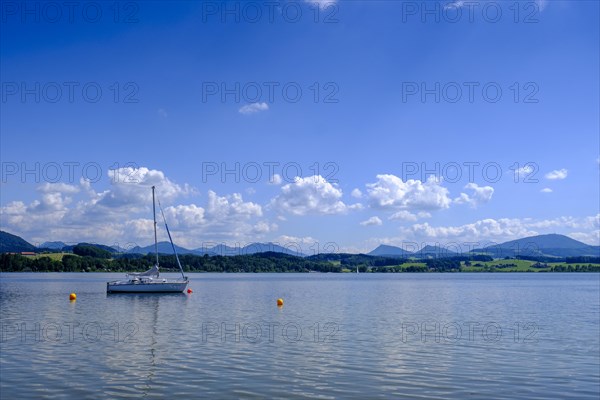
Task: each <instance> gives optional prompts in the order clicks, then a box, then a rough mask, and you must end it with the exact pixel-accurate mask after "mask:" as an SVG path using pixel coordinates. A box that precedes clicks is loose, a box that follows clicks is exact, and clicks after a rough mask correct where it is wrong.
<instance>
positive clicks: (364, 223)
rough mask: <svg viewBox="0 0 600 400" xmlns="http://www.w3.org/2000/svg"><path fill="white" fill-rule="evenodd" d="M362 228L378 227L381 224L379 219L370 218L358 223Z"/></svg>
mask: <svg viewBox="0 0 600 400" xmlns="http://www.w3.org/2000/svg"><path fill="white" fill-rule="evenodd" d="M360 224H361V225H362V226H380V225H382V224H383V222H382V221H381V219H380V218H379V217H371V218H369V219H368V220H366V221H362V222H361V223H360Z"/></svg>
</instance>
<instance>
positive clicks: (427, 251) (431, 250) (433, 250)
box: [414, 246, 460, 258]
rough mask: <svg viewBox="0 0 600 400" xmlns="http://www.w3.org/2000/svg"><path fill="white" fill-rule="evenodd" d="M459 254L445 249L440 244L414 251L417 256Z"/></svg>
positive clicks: (434, 256)
mask: <svg viewBox="0 0 600 400" xmlns="http://www.w3.org/2000/svg"><path fill="white" fill-rule="evenodd" d="M459 255H460V254H459V253H457V252H455V251H452V250H449V249H446V248H444V247H442V246H425V247H423V248H422V249H421V250H419V251H417V252H416V253H414V256H415V257H417V258H444V257H455V256H459Z"/></svg>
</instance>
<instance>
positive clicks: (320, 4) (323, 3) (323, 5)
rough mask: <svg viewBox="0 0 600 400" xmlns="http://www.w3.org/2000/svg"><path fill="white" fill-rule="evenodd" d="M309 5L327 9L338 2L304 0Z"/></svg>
mask: <svg viewBox="0 0 600 400" xmlns="http://www.w3.org/2000/svg"><path fill="white" fill-rule="evenodd" d="M304 1H305V2H307V3H310V4H314V5H315V6H318V7H319V8H323V9H324V8H326V7H328V6H330V5H333V4H335V3H336V1H337V0H304Z"/></svg>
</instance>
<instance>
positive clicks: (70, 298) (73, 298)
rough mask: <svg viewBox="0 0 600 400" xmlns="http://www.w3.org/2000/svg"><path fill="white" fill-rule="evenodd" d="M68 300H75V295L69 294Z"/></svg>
mask: <svg viewBox="0 0 600 400" xmlns="http://www.w3.org/2000/svg"><path fill="white" fill-rule="evenodd" d="M69 300H77V295H76V294H75V293H71V294H70V295H69Z"/></svg>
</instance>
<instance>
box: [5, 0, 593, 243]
mask: <svg viewBox="0 0 600 400" xmlns="http://www.w3.org/2000/svg"><path fill="white" fill-rule="evenodd" d="M23 4H25V5H23ZM74 4H75V5H74V6H72V8H67V6H65V5H64V4H63V3H55V2H50V4H49V3H48V2H26V3H20V2H3V3H2V10H1V11H2V25H1V38H0V43H1V61H0V66H1V75H2V76H1V82H2V88H1V89H2V92H1V95H2V98H1V119H0V128H1V148H0V155H1V159H2V182H1V184H2V190H1V199H0V207H1V216H0V225H1V228H2V229H3V230H6V231H9V232H12V233H15V234H19V235H22V236H23V237H24V238H25V239H27V240H30V241H31V242H34V243H41V242H43V241H46V240H62V241H65V242H77V241H83V240H85V241H94V242H99V243H106V244H116V243H118V244H120V245H121V246H123V245H124V244H128V243H136V244H141V245H145V244H148V243H150V242H151V240H152V237H151V228H152V223H151V213H150V212H151V209H150V205H151V203H150V197H149V196H150V189H149V186H151V185H153V184H154V185H156V186H157V190H158V195H159V198H160V199H161V201H162V203H163V206H164V207H165V212H166V214H167V218H168V219H169V225H170V226H171V227H172V228H173V231H174V232H173V233H174V237H175V240H176V242H177V243H178V244H181V245H182V246H186V247H189V248H196V247H200V246H202V245H203V244H206V243H228V244H233V245H235V244H241V245H243V244H247V243H251V242H255V241H274V242H278V243H280V244H282V245H286V244H289V243H295V244H299V245H300V247H301V248H302V249H303V250H304V252H306V253H312V252H314V251H326V250H332V249H333V250H339V251H353V252H354V251H369V250H371V249H373V248H374V247H376V246H377V245H378V244H382V243H386V244H393V245H399V246H402V245H406V244H407V243H418V244H419V245H422V244H424V243H440V244H442V245H444V244H448V243H459V244H461V245H463V246H464V247H465V249H466V248H467V247H468V246H469V243H474V242H477V243H481V244H483V243H488V242H501V241H505V240H509V239H514V238H518V237H523V236H527V235H533V234H541V233H564V234H568V235H570V236H571V237H573V238H576V239H578V240H582V241H584V242H586V243H590V244H600V243H599V242H600V236H599V235H600V227H599V215H600V210H599V199H600V193H599V186H600V185H599V166H600V161H599V159H600V155H599V153H600V139H599V132H600V127H599V118H600V117H599V109H600V104H599V96H600V95H599V93H600V87H599V74H598V70H599V69H600V65H599V64H600V63H599V53H600V52H599V25H598V24H599V18H598V15H599V12H600V10H599V5H598V2H596V1H576V2H573V1H571V2H566V1H565V2H562V1H523V2H520V3H518V5H517V6H515V3H514V2H494V1H476V2H460V1H455V2H450V1H442V2H434V1H431V2H420V1H419V2H410V1H404V2H401V1H335V2H327V1H319V2H316V1H315V2H312V1H278V2H271V3H268V2H267V3H265V2H250V1H246V2H235V1H232V2H226V3H223V2H192V1H182V2H177V1H171V2H168V3H167V2H160V1H153V2H143V1H142V2H117V3H112V2H110V3H109V2H74ZM23 7H25V8H23ZM27 171H29V172H27ZM163 236H164V235H163Z"/></svg>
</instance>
